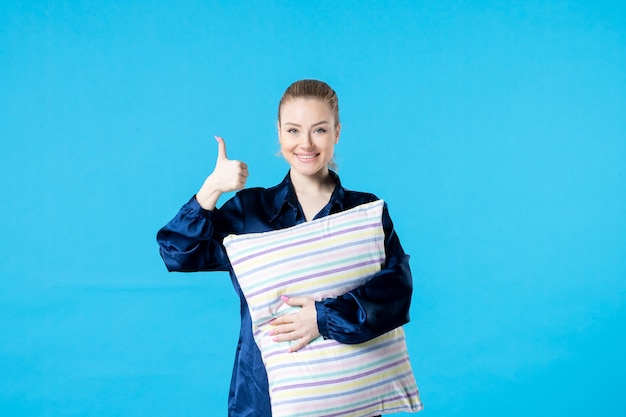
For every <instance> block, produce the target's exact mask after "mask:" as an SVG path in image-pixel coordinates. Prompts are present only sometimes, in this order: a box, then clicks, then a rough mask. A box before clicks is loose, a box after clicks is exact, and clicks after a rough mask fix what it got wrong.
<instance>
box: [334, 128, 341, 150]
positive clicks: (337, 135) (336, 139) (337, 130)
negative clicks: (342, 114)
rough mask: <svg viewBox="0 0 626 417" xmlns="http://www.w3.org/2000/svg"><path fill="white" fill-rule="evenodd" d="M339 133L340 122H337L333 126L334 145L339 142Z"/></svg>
mask: <svg viewBox="0 0 626 417" xmlns="http://www.w3.org/2000/svg"><path fill="white" fill-rule="evenodd" d="M339 133H341V123H337V127H336V128H335V145H336V144H337V143H338V142H339Z"/></svg>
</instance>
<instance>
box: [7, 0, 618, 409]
mask: <svg viewBox="0 0 626 417" xmlns="http://www.w3.org/2000/svg"><path fill="white" fill-rule="evenodd" d="M156 3H158V4H156ZM625 5H626V3H624V2H618V1H616V2H610V1H593V2H592V1H573V0H572V1H566V0H564V1H554V2H550V1H545V2H544V1H527V2H508V1H501V2H498V1H493V2H487V1H475V2H471V1H422V2H418V1H414V2H410V1H398V2H385V1H364V2H356V1H345V2H334V1H317V2H299V1H262V2H231V1H219V2H217V1H216V2H209V1H206V2H202V1H169V2H165V1H164V2H150V1H136V2H130V1H129V2H124V1H102V2H94V1H48V2H46V1H30V2H19V1H13V2H9V1H4V2H2V5H1V6H0V137H1V141H0V175H1V177H0V178H1V183H0V195H1V196H2V197H1V198H2V203H1V204H0V214H1V216H0V236H1V238H2V250H1V251H0V414H1V415H3V416H87V415H93V416H104V417H106V416H148V415H150V416H220V415H226V398H227V393H228V385H229V379H230V372H231V365H232V360H233V356H234V349H235V343H236V337H237V332H238V326H239V324H238V300H237V298H236V296H235V294H234V292H233V290H232V287H231V284H230V282H229V279H228V277H227V275H225V274H222V273H213V274H204V273H198V274H170V273H168V272H166V270H165V268H164V266H163V264H162V262H161V260H160V257H159V255H158V250H157V245H156V242H155V233H156V231H157V229H158V228H159V227H161V226H162V225H163V224H164V223H165V222H167V221H168V220H169V219H170V218H171V217H172V216H173V215H174V214H175V213H176V211H177V210H178V208H179V207H180V205H182V204H183V203H184V202H185V201H186V200H187V199H188V198H189V197H190V196H191V195H192V194H193V193H194V192H195V191H196V190H197V189H198V188H199V186H200V185H201V184H202V181H203V180H204V178H205V176H206V175H208V174H209V173H210V171H211V170H212V168H213V166H214V161H215V157H216V145H215V141H214V140H213V137H212V136H213V135H214V134H219V135H222V136H223V137H224V138H225V139H226V141H227V148H228V155H229V157H231V158H235V159H241V160H243V161H245V162H247V163H248V165H249V167H250V173H251V175H250V179H249V185H250V186H257V185H262V186H271V185H274V184H275V183H277V182H279V181H280V180H281V179H282V178H283V176H284V175H285V173H286V172H287V168H288V167H287V165H286V164H285V162H284V161H283V160H282V159H281V158H279V157H277V156H276V152H277V151H278V144H277V137H276V128H275V121H276V105H277V103H278V100H279V98H280V95H281V94H282V92H283V91H284V89H285V88H286V87H287V85H288V84H289V83H291V82H292V81H294V80H296V79H300V78H309V77H313V78H319V79H323V80H325V81H327V82H329V83H330V84H331V85H332V86H333V87H334V88H335V89H336V90H337V92H338V94H339V97H340V105H341V111H342V114H341V117H342V121H343V130H342V137H341V141H340V143H339V145H338V147H337V149H336V152H337V157H338V163H339V166H340V171H339V172H340V174H341V176H342V180H343V183H344V185H345V186H347V187H348V188H351V189H358V190H367V191H372V192H374V193H376V194H378V195H379V196H380V197H381V198H383V199H385V200H386V201H388V203H389V205H390V210H391V215H392V217H393V219H394V222H395V223H396V226H397V229H398V231H399V234H400V237H401V239H402V242H403V245H404V246H405V249H406V251H407V252H408V253H410V254H411V255H412V258H411V265H412V269H413V273H414V280H415V295H414V302H413V306H412V321H411V323H410V324H409V325H407V327H406V329H407V333H408V337H409V339H408V343H409V349H410V354H411V358H412V362H413V366H414V371H415V374H416V376H417V380H418V384H419V386H420V389H421V391H422V399H423V401H424V403H425V406H426V409H425V411H424V412H423V413H425V414H424V415H431V416H433V417H435V416H437V417H439V416H485V415H495V414H498V415H507V416H527V415H535V416H576V415H598V416H622V415H626V403H625V402H624V400H623V397H624V394H623V392H624V389H625V388H626V383H625V376H626V359H625V355H624V351H626V332H625V331H624V329H625V323H626V303H625V301H626V280H625V278H626V176H625V175H626V168H625V167H626V163H625V157H626V24H625V23H624V22H626V6H625ZM222 202H223V200H222Z"/></svg>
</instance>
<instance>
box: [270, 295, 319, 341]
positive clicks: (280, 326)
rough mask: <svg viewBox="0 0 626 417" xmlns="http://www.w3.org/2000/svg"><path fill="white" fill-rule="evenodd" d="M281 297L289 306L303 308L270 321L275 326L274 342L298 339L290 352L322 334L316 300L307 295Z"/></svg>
mask: <svg viewBox="0 0 626 417" xmlns="http://www.w3.org/2000/svg"><path fill="white" fill-rule="evenodd" d="M281 298H282V300H283V302H284V303H285V304H287V305H289V306H292V307H298V306H299V307H302V308H301V309H300V310H299V311H298V312H297V313H292V314H284V315H282V316H280V317H278V318H276V319H274V320H273V321H272V322H271V323H270V324H272V325H273V326H274V328H273V329H272V330H271V332H270V334H271V335H272V336H274V337H273V338H272V340H273V341H274V342H288V341H294V340H295V341H297V343H295V344H293V345H292V346H291V348H290V349H289V351H290V352H295V351H297V350H300V349H302V348H303V347H305V346H306V345H307V344H308V343H309V342H310V341H311V340H313V339H315V338H317V337H318V336H319V335H320V332H319V329H318V328H317V311H316V310H315V300H313V299H311V298H307V297H291V298H288V297H286V296H282V297H281Z"/></svg>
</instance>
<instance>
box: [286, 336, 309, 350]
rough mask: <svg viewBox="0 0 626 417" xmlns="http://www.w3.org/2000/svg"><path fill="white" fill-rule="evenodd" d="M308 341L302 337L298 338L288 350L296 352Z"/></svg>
mask: <svg viewBox="0 0 626 417" xmlns="http://www.w3.org/2000/svg"><path fill="white" fill-rule="evenodd" d="M308 343H309V341H308V340H307V339H305V338H302V339H300V340H298V343H295V344H293V345H291V346H290V347H289V352H296V351H298V350H300V349H302V348H303V347H305V346H306V345H307V344H308Z"/></svg>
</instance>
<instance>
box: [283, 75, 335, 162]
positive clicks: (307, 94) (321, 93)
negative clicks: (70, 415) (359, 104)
mask: <svg viewBox="0 0 626 417" xmlns="http://www.w3.org/2000/svg"><path fill="white" fill-rule="evenodd" d="M295 98H314V99H318V100H322V101H324V102H325V103H326V104H328V107H330V111H331V112H332V113H333V116H334V118H335V120H334V121H335V128H337V127H338V126H339V97H337V93H335V90H333V89H332V88H331V87H330V86H329V85H328V84H326V83H325V82H324V81H319V80H299V81H296V82H294V83H292V84H291V85H290V86H289V87H287V89H286V90H285V92H284V93H283V96H282V97H281V98H280V102H279V103H278V125H279V126H280V110H281V109H282V107H283V104H285V103H286V102H288V101H289V100H292V99H295ZM328 168H330V169H332V170H333V171H337V169H338V167H337V163H336V162H335V158H334V156H333V159H332V160H331V161H330V162H329V163H328Z"/></svg>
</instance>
